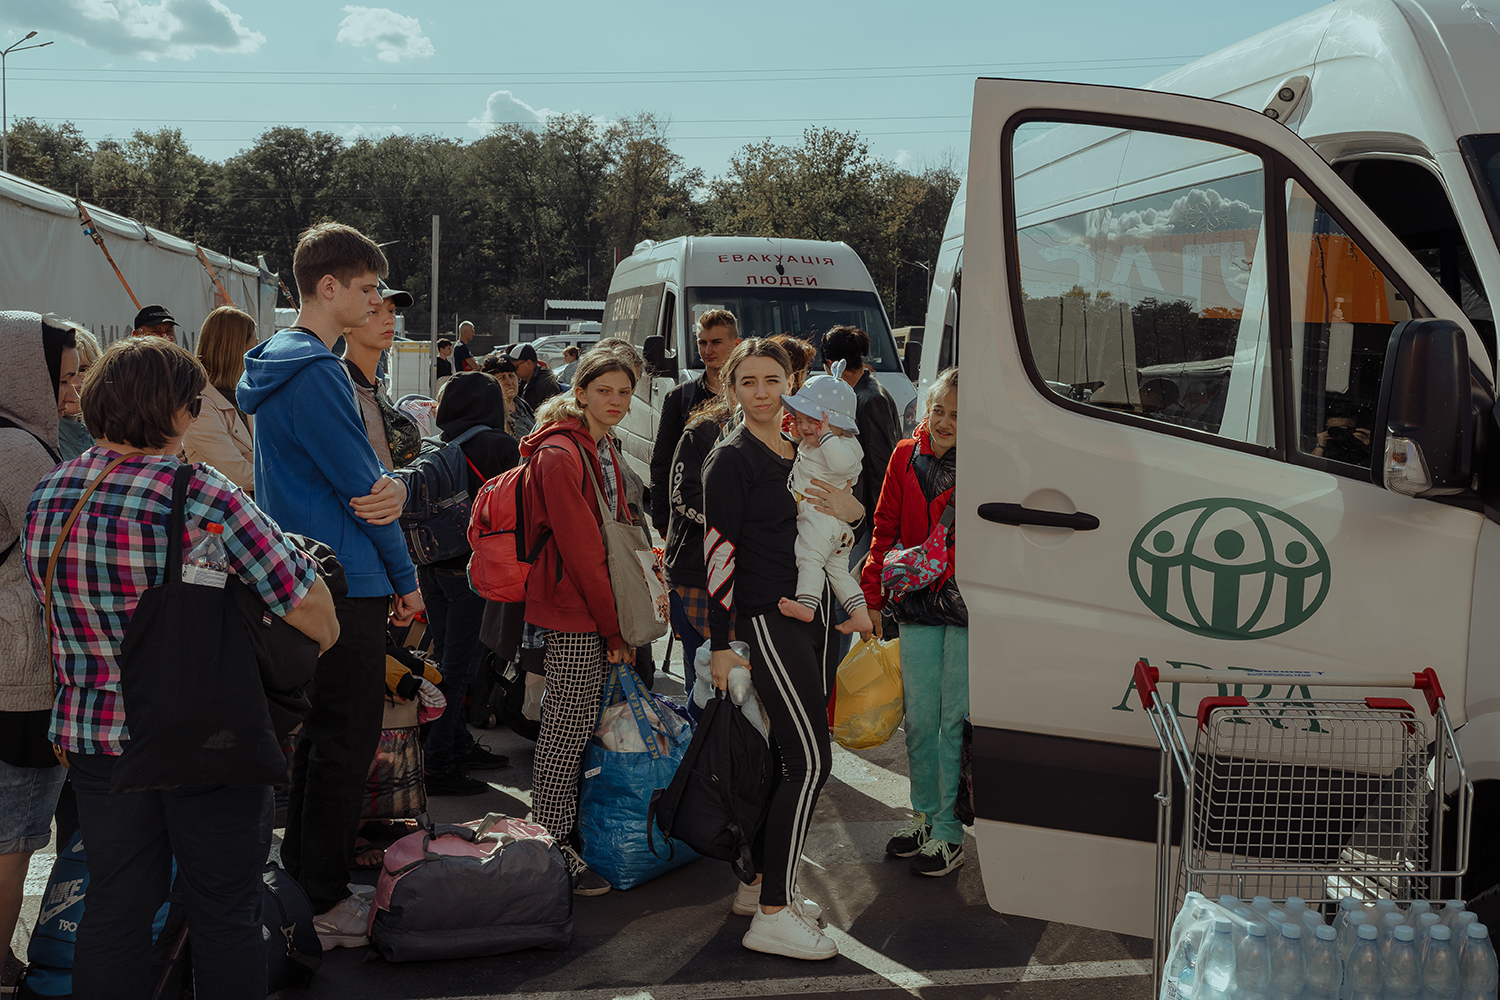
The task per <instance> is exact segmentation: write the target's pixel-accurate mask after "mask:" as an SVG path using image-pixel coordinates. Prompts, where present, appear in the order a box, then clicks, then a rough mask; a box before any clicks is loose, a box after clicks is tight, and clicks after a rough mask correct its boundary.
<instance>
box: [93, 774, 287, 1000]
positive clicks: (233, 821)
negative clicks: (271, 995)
mask: <svg viewBox="0 0 1500 1000" xmlns="http://www.w3.org/2000/svg"><path fill="white" fill-rule="evenodd" d="M118 760H119V758H118V757H111V756H108V755H106V754H69V755H68V762H69V765H70V766H71V769H72V770H71V772H70V773H69V780H70V781H71V782H72V784H73V789H74V791H75V792H76V794H77V798H78V818H79V820H80V821H81V824H82V829H83V843H84V847H85V849H86V852H87V856H88V870H89V886H88V905H87V906H86V907H85V909H84V914H83V920H82V921H81V922H80V924H79V927H78V944H77V947H76V948H75V949H74V953H73V954H74V958H73V996H74V997H75V998H77V1000H145V998H146V997H147V996H149V995H150V993H151V989H152V986H153V985H154V984H153V983H152V982H151V920H152V918H153V917H154V916H155V915H156V911H157V910H158V909H159V908H160V907H161V904H162V903H163V902H164V901H165V900H166V898H167V891H168V889H170V887H171V881H172V859H173V857H176V859H177V873H178V884H179V885H181V886H182V888H183V892H184V895H185V897H186V902H187V915H188V936H189V940H190V942H191V944H192V949H193V980H194V982H195V983H196V984H197V989H198V996H200V997H204V998H205V1000H206V998H209V997H213V998H214V1000H259V998H261V997H264V996H265V995H266V948H265V944H264V941H263V939H262V937H261V933H262V928H261V894H262V892H263V891H264V884H263V883H262V881H261V871H262V869H263V868H264V867H265V864H266V856H267V854H269V853H270V850H271V789H270V788H266V787H260V788H232V787H229V786H226V785H212V786H203V787H197V788H173V789H167V790H165V791H156V792H129V793H125V794H121V795H111V794H110V790H109V786H110V783H111V782H112V781H113V780H114V773H115V762H116V761H118Z"/></svg>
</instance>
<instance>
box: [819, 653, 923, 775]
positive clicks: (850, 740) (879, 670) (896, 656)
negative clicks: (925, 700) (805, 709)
mask: <svg viewBox="0 0 1500 1000" xmlns="http://www.w3.org/2000/svg"><path fill="white" fill-rule="evenodd" d="M899 642H900V640H898V639H891V640H889V641H886V640H883V639H876V638H875V637H874V636H871V637H870V638H869V639H861V640H860V641H858V642H856V643H855V644H854V646H853V648H851V649H850V650H849V655H848V656H846V657H844V662H843V663H840V664H839V671H838V676H837V678H836V680H835V682H834V699H833V725H832V727H831V728H830V730H829V732H830V733H831V735H832V736H833V738H834V739H835V740H837V741H838V744H839V746H842V747H847V748H848V749H850V750H867V749H869V748H870V747H878V746H880V744H882V743H884V742H885V741H886V740H888V739H890V738H891V734H892V733H894V732H895V731H896V727H897V726H899V725H901V717H902V714H903V713H904V712H905V703H904V702H903V701H902V698H901V654H900V648H899V646H898V643H899Z"/></svg>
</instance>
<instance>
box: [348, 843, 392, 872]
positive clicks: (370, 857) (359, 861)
mask: <svg viewBox="0 0 1500 1000" xmlns="http://www.w3.org/2000/svg"><path fill="white" fill-rule="evenodd" d="M362 840H363V841H364V843H360V841H362ZM384 863H385V850H384V849H383V848H380V847H376V846H375V845H374V844H372V843H370V842H369V841H368V840H364V838H363V837H358V838H356V839H355V841H354V862H353V864H351V865H350V867H351V868H364V869H371V868H379V867H380V866H381V865H382V864H384Z"/></svg>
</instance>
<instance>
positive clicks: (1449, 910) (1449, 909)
mask: <svg viewBox="0 0 1500 1000" xmlns="http://www.w3.org/2000/svg"><path fill="white" fill-rule="evenodd" d="M1463 912H1464V901H1463V900H1461V899H1450V900H1448V902H1446V903H1444V904H1443V926H1444V927H1452V926H1453V921H1455V920H1457V919H1458V915H1459V914H1460V913H1463Z"/></svg>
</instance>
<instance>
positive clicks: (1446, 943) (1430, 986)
mask: <svg viewBox="0 0 1500 1000" xmlns="http://www.w3.org/2000/svg"><path fill="white" fill-rule="evenodd" d="M1451 937H1452V931H1450V930H1449V929H1448V928H1447V927H1444V926H1443V925H1442V924H1435V925H1434V926H1433V928H1432V934H1431V939H1430V940H1429V941H1428V942H1427V961H1426V962H1425V963H1424V964H1423V966H1422V1000H1454V998H1455V997H1457V996H1458V954H1457V952H1455V951H1454V950H1453V943H1452V942H1451V941H1450V940H1449V939H1450V938H1451Z"/></svg>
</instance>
